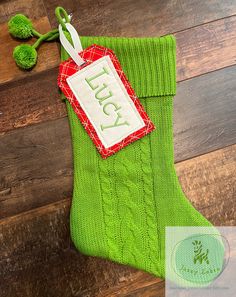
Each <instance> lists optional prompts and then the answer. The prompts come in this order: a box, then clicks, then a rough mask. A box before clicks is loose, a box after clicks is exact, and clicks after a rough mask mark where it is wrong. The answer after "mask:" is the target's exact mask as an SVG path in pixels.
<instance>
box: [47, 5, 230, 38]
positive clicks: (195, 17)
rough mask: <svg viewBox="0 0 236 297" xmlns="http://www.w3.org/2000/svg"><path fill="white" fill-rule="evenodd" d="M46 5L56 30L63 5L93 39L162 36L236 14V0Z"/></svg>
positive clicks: (81, 33)
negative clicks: (57, 14)
mask: <svg viewBox="0 0 236 297" xmlns="http://www.w3.org/2000/svg"><path fill="white" fill-rule="evenodd" d="M44 3H45V6H46V9H47V11H48V15H49V19H50V22H51V24H52V26H53V27H55V26H57V21H56V18H55V16H54V10H55V7H56V6H57V5H58V3H59V4H60V5H61V6H63V7H65V9H66V10H67V11H68V13H72V15H73V23H74V24H75V25H76V26H78V30H79V34H80V35H91V36H96V35H107V36H130V37H132V36H139V37H146V36H161V35H165V34H169V33H174V32H176V31H181V30H185V29H187V28H190V27H193V26H197V25H201V24H204V23H207V22H211V21H214V20H217V19H219V18H224V17H228V16H231V15H234V14H236V5H235V1H232V0H225V1H221V0H210V1H203V0H200V1H197V0H188V1H176V0H165V1H163V0H149V1H143V0H132V1H125V0H119V1H110V0H103V1H98V0H96V1H93V0H76V1H73V0H69V1H68V0H62V1H60V2H59V1H58V0H47V1H44ZM88 16H89V17H88ZM91 23H92V26H91Z"/></svg>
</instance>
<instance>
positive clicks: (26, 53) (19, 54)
mask: <svg viewBox="0 0 236 297" xmlns="http://www.w3.org/2000/svg"><path fill="white" fill-rule="evenodd" d="M13 58H14V59H15V61H16V64H17V65H18V66H19V67H20V68H23V69H30V68H32V67H33V66H34V65H35V64H36V62H37V51H36V49H35V48H34V47H32V46H31V45H28V44H21V45H18V46H17V47H15V49H14V51H13Z"/></svg>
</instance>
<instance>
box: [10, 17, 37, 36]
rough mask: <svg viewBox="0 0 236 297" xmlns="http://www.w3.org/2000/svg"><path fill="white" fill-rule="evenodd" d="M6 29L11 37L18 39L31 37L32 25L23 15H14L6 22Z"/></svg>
mask: <svg viewBox="0 0 236 297" xmlns="http://www.w3.org/2000/svg"><path fill="white" fill-rule="evenodd" d="M8 29H9V32H10V33H11V35H13V36H14V37H17V38H20V39H26V38H29V37H31V36H33V33H32V30H33V25H32V23H31V21H30V20H29V19H28V18H27V17H26V16H24V15H23V14H16V15H15V16H13V17H12V18H11V19H10V20H9V22H8Z"/></svg>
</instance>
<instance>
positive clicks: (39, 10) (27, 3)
mask: <svg viewBox="0 0 236 297" xmlns="http://www.w3.org/2000/svg"><path fill="white" fill-rule="evenodd" d="M16 13H24V14H25V15H27V16H28V17H30V18H31V19H32V20H35V19H40V18H41V17H44V16H45V8H44V5H43V2H42V1H41V0H39V1H35V0H14V1H12V0H6V1H1V6H0V24H2V23H6V22H8V21H9V19H10V17H12V16H13V15H15V14H16Z"/></svg>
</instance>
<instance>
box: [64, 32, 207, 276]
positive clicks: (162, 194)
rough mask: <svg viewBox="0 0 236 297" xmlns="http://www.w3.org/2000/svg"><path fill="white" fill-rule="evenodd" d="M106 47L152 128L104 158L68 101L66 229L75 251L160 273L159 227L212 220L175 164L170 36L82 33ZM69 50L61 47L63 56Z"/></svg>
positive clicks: (162, 229) (85, 41)
mask: <svg viewBox="0 0 236 297" xmlns="http://www.w3.org/2000/svg"><path fill="white" fill-rule="evenodd" d="M81 40H82V44H83V47H84V48H86V47H87V46H89V45H91V44H92V43H96V44H99V45H102V46H105V47H108V48H111V49H112V50H113V51H114V52H115V54H116V55H117V56H118V58H119V60H120V62H121V65H122V67H123V70H124V72H125V73H126V74H127V77H128V79H129V81H130V83H131V85H132V86H133V88H134V90H135V92H136V94H137V96H138V97H139V98H140V101H141V103H142V104H143V106H144V108H145V109H146V111H147V113H148V115H149V117H150V118H151V120H152V121H153V123H154V124H155V126H156V130H155V131H154V132H152V133H150V134H148V135H147V136H145V137H143V138H142V139H140V140H137V141H135V142H134V143H132V144H130V145H129V146H127V147H125V148H123V149H122V150H121V151H119V152H118V153H116V154H115V155H113V156H110V157H108V158H107V159H105V160H104V159H102V158H101V156H100V154H99V153H98V152H97V149H96V148H95V146H94V144H93V143H92V141H91V139H90V138H89V136H88V135H87V133H86V132H85V130H84V128H83V127H82V125H81V123H80V122H79V120H78V118H77V116H76V115H75V113H74V111H73V109H72V108H71V106H70V104H69V103H68V101H66V104H67V109H68V115H69V121H70V127H71V134H72V143H73V155H74V191H73V201H72V207H71V216H70V226H71V236H72V240H73V242H74V244H75V246H76V247H77V248H78V250H79V251H81V253H83V254H86V255H90V256H98V257H103V258H106V259H110V260H112V261H115V262H118V263H122V264H128V265H130V266H133V267H135V268H138V269H141V270H144V271H147V272H150V273H152V274H154V275H156V276H159V277H164V275H165V269H164V267H165V253H164V252H165V227H166V226H210V223H209V222H208V221H207V220H206V219H205V218H204V217H203V216H202V215H201V214H200V213H199V212H197V210H195V209H194V208H193V206H192V205H191V204H190V203H189V201H188V200H187V199H186V197H185V195H184V194H183V192H182V190H181V187H180V184H179V181H178V178H177V176H176V172H175V168H174V157H173V138H172V111H173V96H174V94H175V87H176V80H175V79H176V78H175V40H174V38H173V37H172V36H166V37H162V38H112V37H111V38H109V37H82V38H81ZM67 57H68V56H67V55H66V53H65V52H64V51H63V52H62V59H63V60H64V59H66V58H67Z"/></svg>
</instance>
